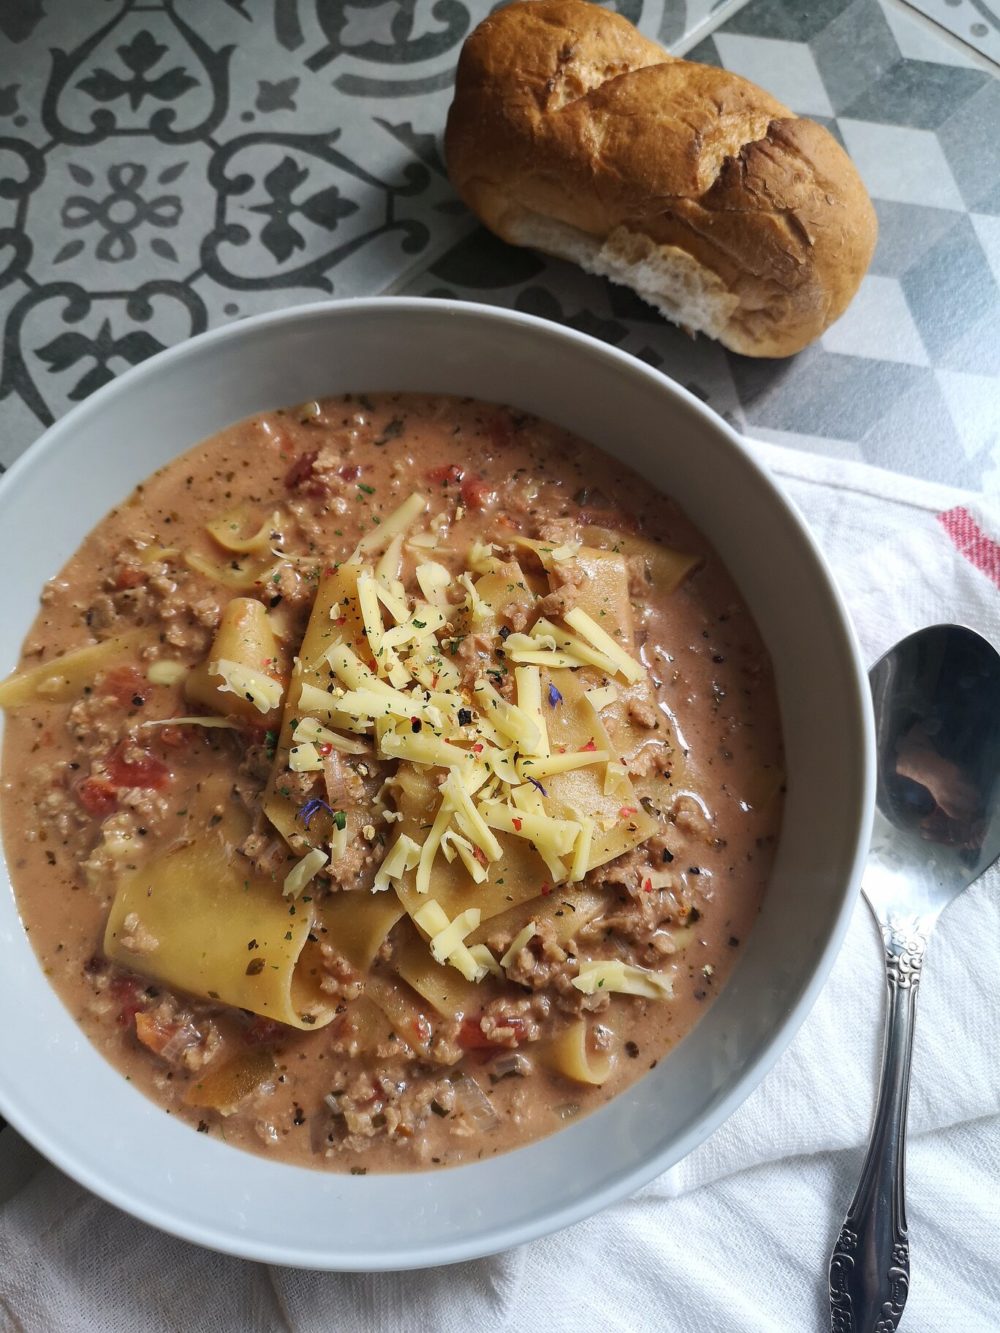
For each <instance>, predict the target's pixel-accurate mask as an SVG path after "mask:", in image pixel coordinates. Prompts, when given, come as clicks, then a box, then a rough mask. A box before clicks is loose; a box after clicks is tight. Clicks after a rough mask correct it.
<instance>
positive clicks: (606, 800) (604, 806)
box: [523, 671, 658, 870]
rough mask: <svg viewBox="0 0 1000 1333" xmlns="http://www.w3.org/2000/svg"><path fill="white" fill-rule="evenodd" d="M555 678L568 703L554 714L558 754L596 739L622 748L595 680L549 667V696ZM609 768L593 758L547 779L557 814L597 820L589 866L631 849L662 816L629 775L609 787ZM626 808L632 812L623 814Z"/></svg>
mask: <svg viewBox="0 0 1000 1333" xmlns="http://www.w3.org/2000/svg"><path fill="white" fill-rule="evenodd" d="M550 684H551V685H554V686H555V687H556V689H557V690H558V691H559V693H560V694H561V695H562V703H561V704H560V705H559V707H558V708H553V709H552V710H551V712H550V715H549V719H548V728H549V740H550V742H551V745H552V750H553V752H554V753H557V754H558V753H559V749H560V747H562V748H563V749H565V750H567V751H568V750H580V749H582V748H583V747H584V746H585V745H589V744H591V743H593V745H594V748H595V749H596V750H611V751H612V753H616V751H615V750H614V746H613V744H612V741H611V739H610V737H609V736H608V733H607V731H606V730H605V728H604V724H603V722H602V721H601V718H600V717H599V716H598V714H597V712H596V711H595V709H594V707H593V705H592V704H591V702H590V700H589V699H588V698H587V697H586V690H587V687H588V685H589V682H588V681H587V680H586V679H582V678H581V675H580V673H575V672H572V671H552V672H550V673H547V674H545V673H543V683H542V693H543V697H544V696H545V695H546V693H547V690H548V686H549V685H550ZM604 768H605V766H604V765H603V764H592V765H591V766H590V767H589V768H573V769H569V770H568V771H567V772H565V773H555V774H553V775H552V776H551V777H548V778H546V779H545V790H546V792H547V793H548V796H549V799H550V805H551V807H552V813H553V814H555V815H557V816H561V817H562V818H564V819H579V818H580V816H581V815H585V816H588V817H589V818H591V819H593V820H594V824H595V828H594V837H593V842H592V843H591V847H590V856H589V858H588V861H587V869H588V870H593V869H594V868H595V867H596V866H602V865H604V864H605V863H606V862H607V861H611V860H613V859H614V858H615V857H616V856H621V855H623V854H624V853H625V852H630V851H631V850H632V849H633V848H634V847H638V846H639V844H640V843H643V842H645V841H646V839H647V838H649V837H652V835H653V834H654V833H655V832H656V830H657V828H658V825H657V823H656V821H655V820H654V819H652V818H651V817H650V816H649V815H648V814H647V813H646V811H645V810H644V809H643V808H642V806H641V805H640V803H639V797H638V795H637V794H636V793H635V791H634V789H633V788H632V785H631V783H630V782H629V780H628V778H627V777H623V778H622V779H621V781H620V783H617V784H616V785H615V787H614V789H613V790H612V791H611V792H608V793H605V791H604ZM523 771H524V773H525V776H527V775H529V774H530V772H531V769H530V768H529V767H528V766H527V765H525V766H524V770H523ZM622 811H630V812H631V813H629V814H623V813H622Z"/></svg>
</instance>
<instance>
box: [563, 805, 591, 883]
mask: <svg viewBox="0 0 1000 1333" xmlns="http://www.w3.org/2000/svg"><path fill="white" fill-rule="evenodd" d="M593 841H594V821H593V820H592V819H588V818H586V817H584V818H583V819H581V820H580V832H579V833H578V834H577V838H576V844H575V846H574V847H573V860H572V861H571V863H570V869H569V882H570V884H579V882H580V880H581V879H583V877H584V875H585V874H586V873H587V865H588V863H589V861H590V848H591V846H592V845H593Z"/></svg>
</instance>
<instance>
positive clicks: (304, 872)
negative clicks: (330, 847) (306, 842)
mask: <svg viewBox="0 0 1000 1333" xmlns="http://www.w3.org/2000/svg"><path fill="white" fill-rule="evenodd" d="M326 862H327V855H326V852H321V851H320V849H319V848H318V847H314V848H313V849H312V851H311V852H306V854H305V856H303V858H302V860H301V861H296V863H295V865H293V866H292V868H291V870H289V872H288V874H287V875H286V876H285V883H284V887H283V889H282V892H283V893H284V895H285V897H286V898H297V897H298V896H299V894H300V893H301V892H302V890H303V889H304V888H305V887H306V885H307V884H308V883H309V881H310V880H311V879H312V878H313V876H314V875H315V874H316V873H317V872H318V871H320V870H322V869H323V867H324V866H325V865H326Z"/></svg>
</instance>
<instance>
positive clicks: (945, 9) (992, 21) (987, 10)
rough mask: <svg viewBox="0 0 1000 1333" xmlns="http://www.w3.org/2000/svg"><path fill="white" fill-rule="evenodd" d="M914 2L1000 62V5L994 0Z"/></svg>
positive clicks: (964, 39)
mask: <svg viewBox="0 0 1000 1333" xmlns="http://www.w3.org/2000/svg"><path fill="white" fill-rule="evenodd" d="M913 4H914V7H915V8H916V9H919V10H920V11H921V13H924V14H926V15H927V16H928V18H932V19H933V20H934V22H935V23H940V24H941V26H942V27H943V28H947V29H948V31H949V32H953V33H954V34H955V36H956V37H960V38H961V39H962V41H964V42H968V43H969V44H970V45H971V46H974V47H975V48H976V50H977V51H981V52H982V53H983V55H984V56H989V58H990V59H991V60H995V61H996V62H997V64H1000V5H997V4H996V3H995V0H913Z"/></svg>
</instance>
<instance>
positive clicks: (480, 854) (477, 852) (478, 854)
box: [472, 847, 489, 866]
mask: <svg viewBox="0 0 1000 1333" xmlns="http://www.w3.org/2000/svg"><path fill="white" fill-rule="evenodd" d="M472 855H473V856H474V857H475V858H476V860H477V861H478V862H479V864H480V865H481V866H484V865H488V864H489V863H488V862H487V860H486V853H485V852H484V851H483V849H482V847H473V849H472Z"/></svg>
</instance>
